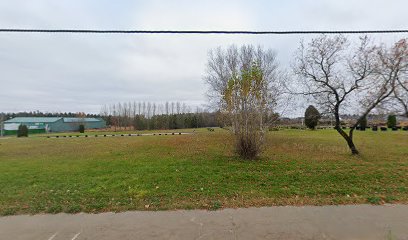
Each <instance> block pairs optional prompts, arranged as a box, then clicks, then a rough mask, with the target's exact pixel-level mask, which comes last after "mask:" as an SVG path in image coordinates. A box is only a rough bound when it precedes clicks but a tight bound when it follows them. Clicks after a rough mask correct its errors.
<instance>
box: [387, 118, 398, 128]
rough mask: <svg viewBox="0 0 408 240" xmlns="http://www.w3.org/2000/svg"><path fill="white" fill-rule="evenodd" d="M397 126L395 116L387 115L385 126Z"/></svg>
mask: <svg viewBox="0 0 408 240" xmlns="http://www.w3.org/2000/svg"><path fill="white" fill-rule="evenodd" d="M396 126H397V117H396V116H395V115H388V119H387V127H388V128H394V127H396Z"/></svg>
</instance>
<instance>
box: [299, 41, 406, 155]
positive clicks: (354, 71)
mask: <svg viewBox="0 0 408 240" xmlns="http://www.w3.org/2000/svg"><path fill="white" fill-rule="evenodd" d="M406 57H407V56H406V52H404V50H403V49H402V48H401V47H400V46H399V44H398V43H396V44H395V45H394V46H392V47H390V48H388V47H386V46H385V45H381V46H376V45H374V44H372V43H371V41H370V39H369V38H368V37H361V38H360V40H359V42H358V44H352V43H351V42H350V41H349V40H348V39H347V38H346V37H344V36H342V35H336V36H332V37H329V36H327V35H321V36H319V37H317V38H314V39H312V40H311V41H310V42H308V43H307V44H305V43H304V42H302V43H301V45H300V47H299V49H298V50H297V52H296V55H295V62H294V65H293V70H294V72H295V74H296V75H297V76H298V80H299V81H298V85H297V87H296V89H295V90H294V91H297V92H298V93H301V94H303V95H306V96H311V97H312V98H313V99H314V100H315V101H316V102H317V104H318V106H320V108H323V109H324V110H326V111H327V112H328V113H330V114H332V115H333V116H334V119H335V129H336V130H337V132H338V133H339V134H340V135H341V136H342V137H343V138H344V139H345V141H346V142H347V144H348V147H349V148H350V150H351V153H352V154H358V153H359V151H358V150H357V148H356V146H355V144H354V141H353V132H354V130H355V129H356V127H357V126H358V125H359V124H360V123H361V122H362V121H364V119H365V118H366V117H367V115H368V114H369V113H370V112H371V111H372V110H373V109H374V108H375V107H376V106H377V105H379V104H380V103H381V102H383V101H384V100H385V99H387V98H389V97H390V96H392V94H393V93H394V92H395V86H396V83H397V81H398V79H400V77H401V74H402V73H403V72H404V71H405V70H406V65H404V64H403V63H404V61H405V59H406ZM350 112H355V113H358V115H359V117H358V119H357V120H356V121H355V122H354V124H353V125H352V126H351V128H350V130H349V131H348V133H347V132H346V131H344V130H343V129H342V127H341V119H340V115H341V114H342V113H350Z"/></svg>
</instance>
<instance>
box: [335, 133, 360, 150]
mask: <svg viewBox="0 0 408 240" xmlns="http://www.w3.org/2000/svg"><path fill="white" fill-rule="evenodd" d="M335 128H336V130H337V132H338V133H340V135H341V136H342V137H343V138H344V140H346V142H347V145H348V147H349V149H350V151H351V154H353V155H357V154H359V152H358V150H357V148H356V145H354V142H353V130H354V129H352V130H350V135H347V133H346V132H344V131H343V129H341V127H340V126H336V127H335Z"/></svg>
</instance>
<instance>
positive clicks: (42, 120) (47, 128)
mask: <svg viewBox="0 0 408 240" xmlns="http://www.w3.org/2000/svg"><path fill="white" fill-rule="evenodd" d="M20 125H26V126H27V127H28V129H29V131H30V132H31V133H35V132H38V133H41V132H73V131H78V130H79V126H80V125H84V126H85V129H100V128H105V127H106V122H105V121H104V120H103V119H100V118H63V117H16V118H12V119H9V120H7V121H5V122H4V130H5V133H6V135H9V134H14V133H15V132H16V131H17V129H18V126H20Z"/></svg>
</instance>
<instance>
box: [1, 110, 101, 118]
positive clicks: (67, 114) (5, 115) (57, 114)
mask: <svg viewBox="0 0 408 240" xmlns="http://www.w3.org/2000/svg"><path fill="white" fill-rule="evenodd" d="M0 116H2V117H3V118H4V120H8V119H11V118H15V117H78V116H81V117H87V118H100V117H101V115H99V114H90V113H77V112H76V113H73V112H53V113H50V112H40V111H30V112H15V113H14V112H7V113H4V112H2V113H0Z"/></svg>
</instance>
